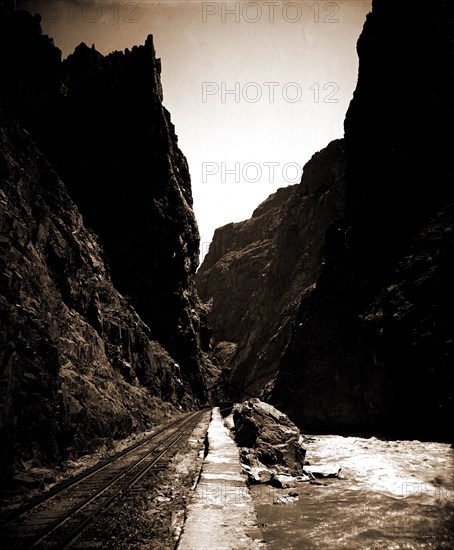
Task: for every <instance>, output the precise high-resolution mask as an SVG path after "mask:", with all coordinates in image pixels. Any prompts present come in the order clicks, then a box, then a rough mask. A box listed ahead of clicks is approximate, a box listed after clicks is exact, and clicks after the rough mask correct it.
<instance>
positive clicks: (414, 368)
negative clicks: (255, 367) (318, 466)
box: [273, 0, 454, 438]
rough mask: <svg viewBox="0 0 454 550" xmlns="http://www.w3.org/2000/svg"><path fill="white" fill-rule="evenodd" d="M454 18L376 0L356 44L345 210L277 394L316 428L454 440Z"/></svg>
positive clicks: (445, 6)
mask: <svg viewBox="0 0 454 550" xmlns="http://www.w3.org/2000/svg"><path fill="white" fill-rule="evenodd" d="M453 21H454V19H453V4H452V2H443V1H434V2H429V1H427V2H425V1H421V2H416V3H413V2H399V3H394V2H392V3H391V2H386V1H380V0H378V1H377V0H376V1H374V4H373V11H372V14H371V15H369V16H368V19H367V21H366V24H365V27H364V30H363V33H362V35H361V37H360V39H359V41H358V54H359V58H360V68H359V76H358V85H357V89H356V92H355V95H354V98H353V100H352V102H351V105H350V108H349V110H348V113H347V117H346V120H345V148H346V162H347V170H346V214H345V216H344V217H343V220H341V222H340V223H338V224H337V225H335V226H333V227H332V228H331V229H330V231H329V233H328V238H327V242H326V246H325V249H326V254H327V256H326V264H325V266H324V268H323V271H322V274H321V277H320V280H319V283H318V285H317V289H316V291H315V292H314V293H313V295H312V296H311V297H310V300H309V301H308V302H303V303H302V304H301V307H300V310H299V313H298V317H297V322H296V324H295V328H294V332H293V336H292V339H291V341H290V344H289V346H288V348H287V350H286V353H285V356H284V357H283V360H282V362H281V368H280V373H279V378H278V380H277V383H276V386H275V389H274V393H273V399H274V400H275V402H277V403H283V404H285V408H286V410H287V411H289V412H290V414H291V416H292V417H293V418H294V419H296V420H297V421H298V422H299V424H300V425H303V426H305V427H308V428H311V429H313V428H316V429H327V430H332V429H380V430H384V431H388V432H389V431H394V432H396V433H398V434H406V435H417V436H420V437H445V438H447V437H452V433H453V432H452V428H453V425H452V418H453V417H454V415H453V413H454V411H453V408H454V395H453V387H454V384H453V378H454V373H453V367H454V355H453V354H454V344H453V342H454V324H453V322H452V311H453V306H454V294H453V286H452V281H453V280H454V263H453V257H454V234H453V199H454V197H453V185H452V182H453V170H452V166H453V164H452V162H453V161H452V152H451V151H450V148H451V144H450V143H449V141H446V140H445V136H446V135H449V132H450V131H451V130H450V128H452V122H453V116H452V115H453V98H454V87H453V73H452V67H453V64H454V39H453V28H454V27H453ZM443 130H447V131H448V132H447V134H443V133H442V132H443Z"/></svg>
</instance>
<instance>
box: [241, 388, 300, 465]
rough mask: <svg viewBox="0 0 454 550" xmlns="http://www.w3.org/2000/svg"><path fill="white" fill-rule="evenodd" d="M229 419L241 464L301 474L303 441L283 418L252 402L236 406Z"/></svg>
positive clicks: (262, 404)
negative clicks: (231, 421) (238, 448)
mask: <svg viewBox="0 0 454 550" xmlns="http://www.w3.org/2000/svg"><path fill="white" fill-rule="evenodd" d="M232 415H233V422H234V438H235V441H236V442H237V444H238V445H239V446H240V447H243V449H242V451H241V457H242V462H243V463H245V464H247V465H248V466H249V467H251V468H252V467H255V468H259V469H264V468H265V469H268V470H269V471H270V472H272V471H274V472H275V473H277V474H293V475H301V474H303V466H304V458H305V455H306V451H305V449H304V448H303V447H302V443H303V442H304V438H303V436H302V435H301V433H300V431H299V429H298V428H297V427H296V426H295V424H293V422H291V420H289V418H288V417H287V416H286V415H285V414H283V413H281V412H280V411H278V410H277V409H276V408H275V407H273V406H271V405H268V404H267V403H264V402H262V401H260V400H259V399H251V400H249V401H245V402H244V403H240V404H236V405H235V406H234V408H233V412H232ZM270 469H271V470H270Z"/></svg>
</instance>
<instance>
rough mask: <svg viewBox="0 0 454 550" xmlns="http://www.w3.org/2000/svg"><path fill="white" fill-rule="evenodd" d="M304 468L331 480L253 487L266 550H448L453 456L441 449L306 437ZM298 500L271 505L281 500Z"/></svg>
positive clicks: (453, 545) (453, 529) (453, 534)
mask: <svg viewBox="0 0 454 550" xmlns="http://www.w3.org/2000/svg"><path fill="white" fill-rule="evenodd" d="M306 449H307V454H306V458H307V460H308V461H309V462H310V463H311V464H338V465H339V466H340V467H341V468H342V470H341V472H340V474H339V478H338V479H337V478H332V479H331V478H330V479H328V478H327V479H320V480H319V481H321V482H323V483H324V484H326V485H322V486H319V485H310V484H308V483H299V484H298V487H297V488H296V489H291V490H288V489H287V490H283V489H279V490H278V489H273V488H270V487H267V486H263V485H262V486H253V487H251V489H252V491H251V492H252V495H253V498H254V502H255V506H256V510H257V516H258V521H259V523H261V524H262V531H263V534H264V538H265V540H266V541H267V543H268V547H269V548H270V550H286V549H292V550H306V549H307V550H310V549H315V548H317V549H325V550H335V549H337V548H345V549H348V550H367V549H371V550H375V549H387V550H397V549H436V550H438V549H446V550H448V549H449V550H452V549H454V449H453V448H451V446H450V445H449V444H444V443H426V442H420V441H385V440H381V439H377V438H375V437H371V438H360V437H342V436H330V435H328V436H325V435H324V436H314V441H313V442H310V443H307V444H306ZM293 491H294V492H296V493H298V497H299V500H298V501H296V502H294V503H292V504H287V505H278V504H274V503H273V502H274V501H275V500H276V498H277V497H279V496H281V495H286V494H288V493H289V492H293Z"/></svg>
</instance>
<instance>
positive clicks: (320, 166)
mask: <svg viewBox="0 0 454 550" xmlns="http://www.w3.org/2000/svg"><path fill="white" fill-rule="evenodd" d="M344 168H345V167H344V150H343V142H342V140H337V141H334V142H332V143H331V144H330V145H329V146H328V147H327V148H326V149H324V150H323V151H321V152H320V153H317V154H315V155H314V156H313V157H312V159H311V160H310V161H309V162H308V163H307V164H306V166H305V167H304V172H303V177H302V181H301V183H300V184H299V185H293V186H290V187H285V188H282V189H278V191H277V192H276V193H275V194H273V195H271V196H270V197H268V199H267V200H266V201H264V202H263V203H262V204H261V205H260V206H259V207H258V208H257V209H256V210H255V211H254V213H253V215H252V217H251V219H249V220H246V221H244V222H240V223H232V224H229V225H226V226H224V227H221V228H219V229H217V230H216V232H215V234H214V239H213V242H212V244H211V245H210V250H209V252H208V254H207V256H206V258H205V260H204V262H203V264H202V266H201V267H200V269H199V271H198V272H197V275H196V284H197V289H198V292H199V295H200V297H201V299H202V300H203V301H204V302H205V303H207V304H208V307H209V320H210V324H211V325H212V326H213V327H214V329H213V330H214V332H213V336H214V340H215V342H216V348H215V352H216V353H217V356H218V358H219V360H220V362H221V363H223V365H224V368H225V378H226V379H228V380H227V384H226V385H225V391H226V393H227V394H228V395H229V396H234V397H235V398H242V397H245V396H247V395H248V394H250V395H259V394H263V392H264V393H265V394H266V393H268V392H269V390H270V389H271V388H272V386H273V383H274V379H275V377H276V375H277V372H278V368H279V362H280V357H281V354H282V351H283V349H284V348H285V345H286V343H287V341H288V339H289V337H290V334H291V327H292V323H293V322H294V320H295V316H296V313H297V310H298V307H299V304H300V302H301V300H302V299H306V298H307V297H309V296H310V295H311V294H312V292H313V291H314V288H315V285H316V282H317V280H318V277H319V274H320V269H321V265H322V261H323V254H324V253H323V243H324V240H325V234H326V230H327V228H328V227H329V225H330V224H331V223H332V221H333V220H334V219H336V217H337V216H338V215H339V214H340V213H341V212H342V211H343V201H344V199H343V196H344ZM226 342H229V343H230V345H227V344H226Z"/></svg>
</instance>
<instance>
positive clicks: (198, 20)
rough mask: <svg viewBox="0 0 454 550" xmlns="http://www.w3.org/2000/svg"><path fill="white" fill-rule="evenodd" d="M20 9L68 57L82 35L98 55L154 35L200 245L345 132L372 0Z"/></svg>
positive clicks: (143, 2) (69, 3)
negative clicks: (32, 14)
mask: <svg viewBox="0 0 454 550" xmlns="http://www.w3.org/2000/svg"><path fill="white" fill-rule="evenodd" d="M18 7H25V8H26V9H30V11H39V12H40V13H41V14H42V26H43V30H44V32H45V33H47V34H49V35H51V36H53V38H54V40H55V43H56V45H57V46H58V47H59V48H60V49H62V51H63V55H64V56H67V55H68V54H69V53H71V51H73V50H74V48H75V46H76V45H77V44H79V43H80V42H81V41H84V42H86V43H87V44H88V45H91V44H92V43H94V44H95V46H96V48H97V49H98V50H99V51H100V52H102V53H103V54H106V53H109V52H110V51H113V50H123V49H124V48H126V47H131V46H132V45H134V44H142V43H143V42H144V41H145V38H146V36H147V35H148V34H153V36H154V42H155V48H156V52H157V55H158V57H160V58H161V59H162V81H163V89H164V105H165V106H166V107H167V109H168V110H169V111H170V113H171V115H172V121H173V123H174V124H175V127H176V132H177V135H178V137H179V144H180V148H181V149H182V151H183V153H184V154H185V155H186V157H187V159H188V162H189V168H190V172H191V177H192V189H193V195H194V209H195V213H196V217H197V220H198V223H199V229H200V233H201V248H202V253H204V252H206V249H207V246H208V243H209V242H210V241H211V239H212V235H213V232H214V229H215V228H216V227H219V226H221V225H224V224H226V223H229V222H231V221H240V220H243V219H246V218H248V217H250V215H251V214H252V211H253V210H254V209H255V208H256V207H257V206H258V204H259V203H260V202H261V201H263V200H264V199H265V198H266V197H267V196H268V195H269V194H270V193H273V192H274V191H275V190H276V189H277V188H278V187H283V186H286V185H291V184H293V183H297V182H299V180H300V178H301V169H302V167H303V166H304V164H305V163H306V162H307V161H308V160H309V158H310V157H311V156H312V155H313V154H314V153H315V152H316V151H319V150H320V149H322V148H323V147H325V146H326V145H327V144H328V143H329V142H330V141H331V140H333V139H336V138H339V137H342V135H343V120H344V115H345V112H346V110H347V107H348V103H349V101H350V99H351V97H352V94H353V90H354V88H355V85H356V76H357V69H358V60H357V55H356V41H357V39H358V36H359V34H360V32H361V29H362V26H363V23H364V20H365V16H366V14H367V13H368V12H369V11H370V8H371V1H370V0H337V1H336V2H325V1H320V2H317V1H314V0H297V1H294V2H291V1H289V2H287V1H278V0H269V1H268V0H257V1H255V2H252V1H251V2H248V1H228V2H222V1H212V2H202V1H201V0H184V1H183V0H177V1H175V0H163V1H160V2H156V1H150V0H138V1H125V0H118V1H113V2H112V1H97V2H94V1H84V0H83V1H78V0H58V1H54V0H50V1H44V0H38V1H35V0H33V1H30V0H26V1H23V2H18ZM131 116H140V113H134V111H133V110H132V111H131Z"/></svg>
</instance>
